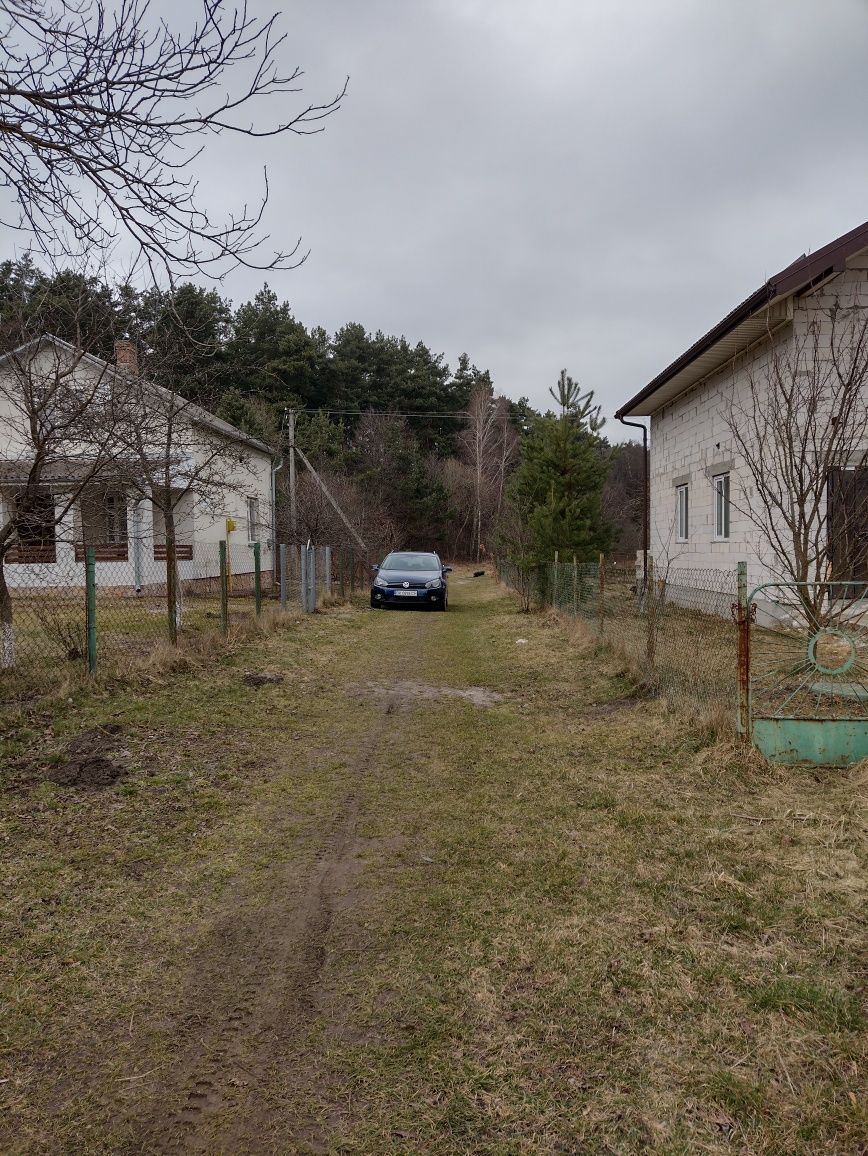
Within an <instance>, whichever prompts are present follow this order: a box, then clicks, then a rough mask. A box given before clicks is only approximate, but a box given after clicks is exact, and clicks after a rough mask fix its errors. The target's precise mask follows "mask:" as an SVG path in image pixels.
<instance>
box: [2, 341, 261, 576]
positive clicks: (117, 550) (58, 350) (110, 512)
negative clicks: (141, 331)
mask: <svg viewBox="0 0 868 1156" xmlns="http://www.w3.org/2000/svg"><path fill="white" fill-rule="evenodd" d="M136 371H137V366H136V364H135V349H134V347H133V346H132V345H131V343H129V342H118V343H117V350H116V360H115V363H114V364H111V363H108V362H106V361H103V360H101V359H100V358H97V357H94V356H92V355H91V354H88V353H82V352H81V351H80V350H76V349H75V348H74V347H73V346H71V345H69V344H68V343H66V342H64V341H61V340H60V339H59V338H56V337H50V336H46V337H42V338H39V339H38V340H36V341H33V342H30V343H29V344H28V345H26V346H22V347H20V348H19V349H16V350H13V351H11V352H10V353H7V354H6V355H5V356H3V357H0V527H2V526H3V525H4V523H6V522H8V519H9V514H10V512H11V511H12V510H14V509H15V504H16V502H18V501H20V500H21V494H22V484H23V481H24V479H25V478H26V474H27V471H28V469H29V468H30V465H31V462H32V458H33V447H34V438H33V435H32V434H31V433H30V432H29V431H28V422H29V421H32V420H33V418H34V415H36V416H37V417H38V418H39V420H43V421H45V420H49V421H50V419H51V410H52V407H57V406H58V405H61V406H62V404H63V399H65V398H68V397H75V396H76V391H77V390H79V391H80V390H84V392H85V393H86V394H87V396H88V397H90V398H92V405H93V407H94V409H96V408H98V407H100V406H102V407H103V408H104V409H106V410H110V409H111V410H113V413H112V417H111V421H103V420H98V421H94V422H92V423H88V422H87V421H84V422H81V423H79V425H80V429H79V431H78V432H77V433H76V434H75V435H72V434H71V433H70V432H69V430H71V429H72V426H70V427H69V430H68V431H67V434H66V441H65V442H64V441H63V439H62V438H60V439H58V438H55V440H54V443H53V444H52V445H51V448H50V454H49V457H50V461H49V464H48V465H47V466H46V468H45V470H44V472H43V475H42V484H41V485H40V487H39V490H38V493H37V494H36V495H35V497H34V496H33V495H31V497H30V499H29V511H28V518H27V523H26V528H19V529H18V531H17V534H16V536H15V540H14V541H13V543H12V545H11V547H10V548H9V549H8V550H7V551H6V554H5V560H4V571H5V577H6V581H7V583H8V585H9V586H10V587H11V588H20V587H34V586H40V587H44V586H72V585H76V586H77V585H83V584H84V560H85V550H86V548H87V547H93V548H94V549H95V552H96V566H97V575H96V577H97V583H98V585H102V586H111V587H128V588H130V589H131V590H135V589H141V588H142V587H146V586H148V585H149V584H152V583H153V584H157V583H162V582H164V581H165V565H164V563H165V558H166V534H165V525H164V520H163V515H162V514H161V512H160V508H159V507H158V506H156V505H154V504H153V503H152V501H151V500H149V497H148V491H147V485H146V484H145V483H146V480H147V478H148V475H149V466H150V465H153V464H154V463H156V464H157V465H159V455H160V453H162V454H164V455H165V454H166V453H167V449H166V447H167V445H169V446H170V450H169V451H168V452H170V453H171V455H172V460H171V470H172V472H173V475H174V480H173V482H172V483H171V484H172V488H173V492H174V493H175V494H177V495H178V498H177V502H176V504H175V505H174V514H175V521H176V541H177V558H178V570H179V577H180V578H181V579H182V580H185V581H188V580H193V579H198V578H210V577H215V576H216V575H217V574H218V573H219V547H218V543H219V542H220V540H221V539H228V541H229V543H230V546H231V548H232V564H233V566H234V568H235V571H236V572H239V571H241V570H250V569H252V567H253V551H252V548H251V547H252V543H254V542H257V541H258V542H260V544H261V555H262V566H263V569H264V570H265V569H267V568H268V567H270V566H271V547H272V538H273V504H272V491H273V486H272V483H273V467H274V459H273V455H272V451H271V450H270V448H269V447H268V446H267V445H266V444H265V443H263V442H261V441H259V440H257V439H256V438H253V437H250V436H248V435H247V434H245V433H243V432H242V431H241V430H239V429H237V428H236V427H235V426H232V425H230V424H229V423H228V422H225V421H223V420H221V419H220V418H218V417H216V416H215V415H214V414H211V413H209V412H208V411H206V410H204V409H202V408H200V407H199V406H196V405H193V404H191V403H189V402H188V401H186V400H184V399H182V398H180V397H177V395H174V394H171V393H169V392H168V391H167V390H164V389H161V388H160V387H158V386H156V385H154V384H153V383H148V382H140V381H139V379H138V376H137V372H136ZM67 373H68V376H64V375H65V374H67ZM43 381H44V382H49V383H51V384H50V385H49V386H47V387H46V388H47V389H48V392H49V394H50V402H49V404H44V405H42V406H41V408H40V400H39V398H38V397H37V398H35V399H34V397H33V396H32V395H33V394H34V392H36V391H38V389H39V388H40V386H39V384H38V383H39V382H43ZM133 381H135V382H136V383H137V387H136V389H135V391H132V390H130V389H129V388H128V387H129V384H130V383H131V382H133ZM35 383H36V384H35ZM27 390H29V391H30V394H31V396H30V397H24V391H27ZM52 391H53V392H52ZM58 398H60V399H61V400H60V401H58ZM133 399H135V400H133ZM125 405H127V406H128V408H127V409H126V410H125V409H124V406H125ZM143 428H145V429H147V432H146V433H145V434H143V432H142V430H143ZM167 429H171V432H170V433H169V434H168V435H167V433H166V431H167ZM101 437H104V439H105V440H104V441H102V442H101V440H100V439H101ZM136 438H138V439H139V440H138V447H139V449H140V450H141V449H142V447H143V446H144V447H151V446H152V447H153V449H151V448H146V449H145V450H144V451H143V452H142V453H140V455H139V456H138V458H137V455H136V453H135V452H134V451H135V449H136ZM112 439H114V443H113V442H112ZM37 440H39V439H38V438H37ZM113 451H116V452H113ZM96 455H102V456H103V457H104V458H106V459H109V460H108V463H107V468H105V469H104V470H101V471H100V472H99V473H98V475H97V476H96V477H94V479H93V480H92V481H91V482H90V483H89V484H88V485H87V486H86V487H85V488H83V489H82V490H81V493H80V494H78V495H77V497H76V500H75V501H74V502H73V503H71V504H70V502H69V494H70V492H71V483H72V484H73V485H74V482H75V478H76V475H77V476H78V477H79V478H81V476H82V473H81V471H83V470H87V468H88V463H89V462H92V461H93V460H94V457H95V456H96ZM111 459H114V460H111ZM146 459H147V460H146ZM203 461H208V462H213V463H214V468H213V470H212V471H211V473H210V474H209V473H208V471H207V470H206V469H204V468H203ZM143 463H144V468H143ZM218 464H219V483H220V484H219V485H217V484H213V483H214V481H215V479H216V477H217V465H218ZM156 472H157V471H156V469H155V474H156ZM197 473H198V474H199V475H200V478H199V480H198V481H197ZM212 475H213V476H212ZM175 487H177V489H175ZM67 506H69V508H68V509H67V508H66V507H67Z"/></svg>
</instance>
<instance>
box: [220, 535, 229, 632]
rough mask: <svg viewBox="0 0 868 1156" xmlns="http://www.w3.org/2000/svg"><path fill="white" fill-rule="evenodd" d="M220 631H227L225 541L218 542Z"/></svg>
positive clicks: (227, 596) (227, 579)
mask: <svg viewBox="0 0 868 1156" xmlns="http://www.w3.org/2000/svg"><path fill="white" fill-rule="evenodd" d="M220 632H221V634H222V635H223V637H224V638H225V637H226V635H227V634H228V633H229V568H228V567H227V565H226V543H225V542H221V543H220Z"/></svg>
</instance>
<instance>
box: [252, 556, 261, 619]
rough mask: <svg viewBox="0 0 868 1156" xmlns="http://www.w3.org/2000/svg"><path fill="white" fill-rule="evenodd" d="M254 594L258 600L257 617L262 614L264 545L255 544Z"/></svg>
mask: <svg viewBox="0 0 868 1156" xmlns="http://www.w3.org/2000/svg"><path fill="white" fill-rule="evenodd" d="M253 593H254V596H255V598H256V617H257V618H258V617H259V615H260V614H261V613H262V543H261V542H254V543H253Z"/></svg>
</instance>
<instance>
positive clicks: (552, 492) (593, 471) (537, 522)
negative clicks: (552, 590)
mask: <svg viewBox="0 0 868 1156" xmlns="http://www.w3.org/2000/svg"><path fill="white" fill-rule="evenodd" d="M549 392H550V393H551V395H552V397H553V398H554V400H555V401H556V402H557V404H558V406H559V408H560V413H559V414H558V415H554V414H546V415H545V416H544V417H541V418H538V419H537V420H536V421H535V422H534V423H533V426H532V428H531V432H530V434H529V435H528V437H527V438H526V439H525V441H524V444H523V446H522V451H521V461H520V463H519V466H518V469H517V470H516V473H515V477H514V479H513V486H512V492H513V495H514V497H515V499H516V501H517V503H518V504H519V505H520V506H521V507H522V508H524V509H526V510H527V511H528V514H527V518H528V526H529V530H530V544H529V554H530V556H529V557H528V558H527V559H526V560H527V561H528V562H550V561H552V560H553V558H554V555H555V551H556V550H557V551H558V552H559V554H560V556H561V558H564V559H571V558H572V556H573V555H574V554H575V555H576V557H577V558H578V559H579V561H581V562H587V561H592V560H594V559H595V558H596V557H597V555H598V554H599V553H600V552H601V551H602V552H604V551H606V550H608V549H609V547H610V545H611V541H612V533H611V530H610V528H609V526H608V525H607V524H606V522H605V520H604V518H603V514H602V503H601V496H602V489H603V483H604V482H605V480H606V474H607V472H608V468H609V451H608V445H607V443H606V442H605V440H604V439H603V438H602V437H601V436H600V432H599V431H600V430H601V428H602V426H603V419H602V418H601V417H600V407H599V406H595V405H594V395H593V392H592V391H589V392H588V393H585V394H583V393H582V392H581V390H580V388H579V386H578V385H577V383H576V382H575V381H573V379H572V378H571V377H570V376H569V375H568V374H567V371H566V370H562V371H561V375H560V378H559V379H558V386H557V391H555V390H550V391H549Z"/></svg>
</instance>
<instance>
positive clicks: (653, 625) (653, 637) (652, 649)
mask: <svg viewBox="0 0 868 1156" xmlns="http://www.w3.org/2000/svg"><path fill="white" fill-rule="evenodd" d="M645 609H646V614H647V624H648V634H647V637H646V639H645V660H646V662H647V664H648V670H649V671H653V669H654V667H655V666H656V664H657V583H656V582H655V581H654V559H653V558H651V557H649V558H648V588H647V590H646V591H645Z"/></svg>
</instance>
